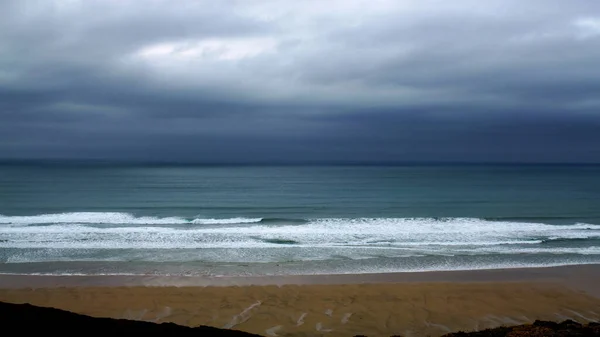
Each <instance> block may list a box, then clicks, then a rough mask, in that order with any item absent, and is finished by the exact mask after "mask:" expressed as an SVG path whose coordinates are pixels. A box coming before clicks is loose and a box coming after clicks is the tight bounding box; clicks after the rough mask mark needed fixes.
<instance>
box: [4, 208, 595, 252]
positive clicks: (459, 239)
mask: <svg viewBox="0 0 600 337" xmlns="http://www.w3.org/2000/svg"><path fill="white" fill-rule="evenodd" d="M0 224H8V226H1V225H0V248H32V249H34V248H35V249H38V248H69V249H198V248H267V247H272V248H274V247H280V248H282V247H288V248H311V247H312V248H327V247H329V248H332V249H347V248H350V249H395V250H403V251H405V252H409V251H410V252H416V253H419V252H423V253H431V252H434V253H436V254H438V253H447V254H454V253H455V252H465V251H476V250H477V249H479V248H489V247H491V248H490V249H492V250H493V251H498V252H500V251H502V252H505V251H509V250H510V249H511V247H517V248H519V249H525V250H527V249H529V248H534V247H536V246H538V245H540V244H544V245H548V243H550V242H560V241H558V240H564V241H562V242H563V244H561V246H573V245H576V246H580V248H585V247H583V246H597V245H600V244H596V243H597V242H596V243H594V242H592V243H590V244H585V245H581V244H579V242H580V241H568V240H572V239H574V238H576V239H577V238H600V225H597V224H587V223H573V224H561V225H557V224H545V223H532V222H516V221H489V220H485V219H477V218H346V219H345V218H323V219H305V220H298V219H284V218H245V217H235V218H225V219H216V218H215V219H213V218H196V219H186V218H182V217H164V218H160V217H136V216H134V215H131V214H129V213H118V212H113V213H93V212H88V213H86V212H82V213H61V214H42V215H35V216H0ZM98 224H101V225H102V226H98ZM575 242H577V244H574V243H575ZM527 247H529V248H527ZM551 247H552V245H550V247H548V248H551ZM557 248H560V247H557ZM574 249H579V248H577V247H574Z"/></svg>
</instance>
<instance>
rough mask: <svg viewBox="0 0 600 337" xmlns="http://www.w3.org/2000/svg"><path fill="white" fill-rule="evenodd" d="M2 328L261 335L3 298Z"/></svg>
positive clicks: (49, 331) (12, 332) (19, 332)
mask: <svg viewBox="0 0 600 337" xmlns="http://www.w3.org/2000/svg"><path fill="white" fill-rule="evenodd" d="M0 328H1V329H2V334H4V333H7V334H10V335H30V334H31V333H36V332H37V333H44V334H45V335H46V334H47V335H74V334H77V335H82V336H85V335H86V334H87V335H95V336H97V335H102V334H115V335H116V336H125V335H126V334H134V335H133V336H138V335H139V336H142V335H145V334H149V335H151V336H154V335H162V336H196V337H197V336H223V337H250V336H258V335H254V334H251V333H247V332H242V331H236V330H226V329H219V328H213V327H208V326H199V327H196V328H190V327H186V326H181V325H177V324H174V323H161V324H157V323H150V322H141V321H131V320H125V319H113V318H95V317H90V316H85V315H79V314H75V313H72V312H68V311H64V310H59V309H53V308H42V307H36V306H33V305H30V304H11V303H3V302H0Z"/></svg>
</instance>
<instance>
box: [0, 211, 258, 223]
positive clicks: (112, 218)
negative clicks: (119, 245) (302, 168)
mask: <svg viewBox="0 0 600 337" xmlns="http://www.w3.org/2000/svg"><path fill="white" fill-rule="evenodd" d="M262 220H263V219H262V218H242V217H236V218H228V219H203V218H195V219H191V220H189V219H186V218H182V217H152V216H140V217H138V216H135V215H133V214H130V213H123V212H72V213H56V214H40V215H31V216H6V215H0V224H8V225H45V224H99V225H185V224H201V225H219V224H246V223H258V222H261V221H262Z"/></svg>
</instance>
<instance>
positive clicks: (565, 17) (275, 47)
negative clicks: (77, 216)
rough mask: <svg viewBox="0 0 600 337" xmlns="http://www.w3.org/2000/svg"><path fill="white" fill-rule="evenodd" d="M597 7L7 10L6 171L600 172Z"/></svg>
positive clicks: (1, 98) (227, 4) (2, 139)
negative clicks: (544, 168)
mask: <svg viewBox="0 0 600 337" xmlns="http://www.w3.org/2000/svg"><path fill="white" fill-rule="evenodd" d="M597 13H600V3H598V2H596V1H572V2H569V3H566V2H564V1H529V2H527V3H523V2H517V1H509V0H504V1H486V2H481V1H460V2H452V3H449V2H441V1H419V2H417V1H385V0H377V1H358V0H357V1H341V0H340V1H218V2H215V1H179V2H176V3H174V2H169V1H160V0H153V1H133V0H128V1H94V0H86V1H78V0H61V1H59V0H55V1H29V0H28V1H2V2H0V158H96V159H135V160H176V161H198V162H214V161H217V162H249V161H258V162H266V161H277V162H319V161H328V162H331V161H352V162H354V161H379V162H401V161H528V162H536V161H559V162H560V161H567V162H576V161H594V162H598V161H599V160H600V159H599V158H600V96H599V94H598V93H599V92H600V61H598V60H600V14H597Z"/></svg>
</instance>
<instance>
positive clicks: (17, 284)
mask: <svg viewBox="0 0 600 337" xmlns="http://www.w3.org/2000/svg"><path fill="white" fill-rule="evenodd" d="M599 280H600V266H598V265H588V266H570V267H555V268H529V269H509V270H482V271H455V272H432V273H398V274H362V275H330V276H302V277H300V276H296V277H262V278H258V277H256V278H227V279H210V280H207V279H200V278H184V277H166V276H162V277H156V276H24V275H3V276H2V277H0V288H2V289H0V301H5V302H11V303H31V304H34V305H38V306H46V307H54V308H59V309H64V310H69V311H73V312H76V313H82V314H87V315H91V316H96V317H112V318H127V319H135V320H145V321H152V322H174V323H177V324H181V325H187V326H197V325H210V326H215V327H224V328H234V329H238V330H242V331H248V332H252V333H257V334H261V335H265V336H321V335H322V336H352V335H356V334H365V335H369V336H390V335H394V334H400V335H403V336H439V335H442V334H444V333H447V332H451V331H457V330H467V331H470V330H479V329H484V328H490V327H497V326H501V325H515V324H522V323H529V322H533V321H534V320H536V319H543V320H552V321H560V320H564V319H573V320H576V321H579V322H588V321H598V320H600V297H598V293H597V289H596V288H597V287H596V286H595V284H596V283H597V282H598V281H599Z"/></svg>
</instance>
